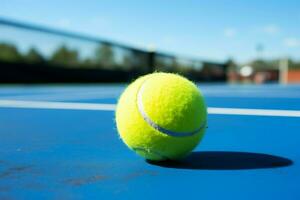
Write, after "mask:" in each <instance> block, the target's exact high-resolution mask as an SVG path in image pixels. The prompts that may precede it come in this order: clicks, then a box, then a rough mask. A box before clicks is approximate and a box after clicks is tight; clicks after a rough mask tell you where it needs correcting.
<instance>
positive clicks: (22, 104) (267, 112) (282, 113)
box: [0, 100, 300, 117]
mask: <svg viewBox="0 0 300 200" xmlns="http://www.w3.org/2000/svg"><path fill="white" fill-rule="evenodd" d="M0 107H2V108H29V109H61V110H99V111H114V110H115V109H116V104H100V103H70V102H49V101H17V100H0ZM207 111H208V113H209V114H216V115H253V116H276V117H300V110H274V109H248V108H217V107H208V109H207Z"/></svg>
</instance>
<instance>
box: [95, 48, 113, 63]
mask: <svg viewBox="0 0 300 200" xmlns="http://www.w3.org/2000/svg"><path fill="white" fill-rule="evenodd" d="M95 62H96V64H99V65H100V66H101V67H103V68H106V69H109V68H113V67H114V66H115V60H114V52H113V50H112V48H111V45H109V44H101V45H100V46H99V47H98V48H97V49H96V51H95Z"/></svg>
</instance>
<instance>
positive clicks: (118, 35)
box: [0, 0, 300, 62]
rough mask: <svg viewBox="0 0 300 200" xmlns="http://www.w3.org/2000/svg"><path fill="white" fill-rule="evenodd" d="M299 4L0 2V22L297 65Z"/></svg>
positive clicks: (214, 56)
mask: <svg viewBox="0 0 300 200" xmlns="http://www.w3.org/2000/svg"><path fill="white" fill-rule="evenodd" d="M299 8H300V1H296V0H286V1H282V0H281V1H277V0H269V1H261V0H251V1H246V0H244V1H242V0H231V1H230V0H226V1H225V0H218V1H216V0H210V1H202V0H198V1H196V0H194V1H192V0H185V1H183V0H182V1H171V0H165V1H161V0H160V1H159V0H151V1H141V0H126V1H116V0H86V1H82V0H81V1H79V0H78V1H77V0H73V1H72V0H64V1H62V0H51V1H39V0H1V7H0V17H5V18H10V19H15V20H21V21H25V22H30V23H36V24H40V25H44V26H49V27H53V28H59V29H64V30H69V31H76V32H80V33H85V34H88V35H92V36H97V37H100V38H104V39H109V40H113V41H119V42H121V43H124V44H128V45H133V46H136V47H140V48H155V49H156V50H160V51H166V52H171V53H175V54H179V55H185V56H191V57H196V58H202V59H206V60H219V61H223V60H227V59H228V58H230V57H231V58H234V59H235V60H237V61H239V62H246V61H249V60H250V59H253V58H255V57H256V56H257V52H256V50H255V47H256V46H257V44H262V45H263V46H264V51H263V52H262V53H261V54H262V56H264V57H265V58H268V59H272V58H279V57H285V56H290V57H292V58H294V59H298V60H299V59H300V26H299V24H300V12H299Z"/></svg>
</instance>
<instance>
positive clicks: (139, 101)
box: [136, 78, 206, 137]
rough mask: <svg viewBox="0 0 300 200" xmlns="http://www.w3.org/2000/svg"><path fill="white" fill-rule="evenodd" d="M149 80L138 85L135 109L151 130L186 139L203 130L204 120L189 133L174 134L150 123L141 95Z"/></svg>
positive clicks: (152, 122)
mask: <svg viewBox="0 0 300 200" xmlns="http://www.w3.org/2000/svg"><path fill="white" fill-rule="evenodd" d="M149 79H150V78H148V79H146V80H144V82H142V84H141V85H140V87H139V89H138V92H137V98H136V99H137V107H138V111H139V113H140V115H141V116H142V118H143V119H144V120H145V122H146V123H147V124H148V125H149V126H151V127H152V128H154V129H155V130H157V131H158V132H160V133H163V134H166V135H168V136H172V137H188V136H193V135H196V134H197V133H199V132H200V131H201V130H202V129H203V128H205V127H206V120H205V121H204V122H202V123H201V124H200V126H199V127H198V128H197V129H195V130H193V131H189V132H176V131H172V130H168V129H166V128H163V127H161V126H160V125H159V124H157V123H155V122H154V121H152V119H151V118H150V117H149V116H148V115H147V113H146V112H145V109H144V105H143V99H142V94H143V91H144V85H145V83H146V81H147V80H149Z"/></svg>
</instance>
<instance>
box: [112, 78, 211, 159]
mask: <svg viewBox="0 0 300 200" xmlns="http://www.w3.org/2000/svg"><path fill="white" fill-rule="evenodd" d="M206 118H207V111H206V105H205V102H204V98H203V96H202V94H201V93H200V91H199V89H198V88H197V86H196V85H195V84H193V83H192V82H191V81H189V80H187V79H186V78H184V77H182V76H179V75H176V74H171V73H153V74H149V75H146V76H142V77H140V78H138V79H137V80H136V81H134V82H133V83H132V84H130V85H129V86H128V87H127V88H126V89H125V91H124V92H123V94H122V95H121V97H120V99H119V102H118V105H117V109H116V123H117V129H118V132H119V134H120V137H121V138H122V139H123V141H124V143H125V144H126V145H127V146H128V147H129V148H130V149H132V150H133V151H135V152H136V153H137V154H139V155H140V156H142V157H144V158H146V159H148V160H156V161H159V160H168V159H170V160H177V159H180V158H183V157H184V156H186V155H187V154H188V153H189V152H191V151H192V150H193V149H194V148H195V147H196V146H197V144H198V143H199V142H200V140H201V139H202V137H203V135H204V132H205V129H206Z"/></svg>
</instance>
